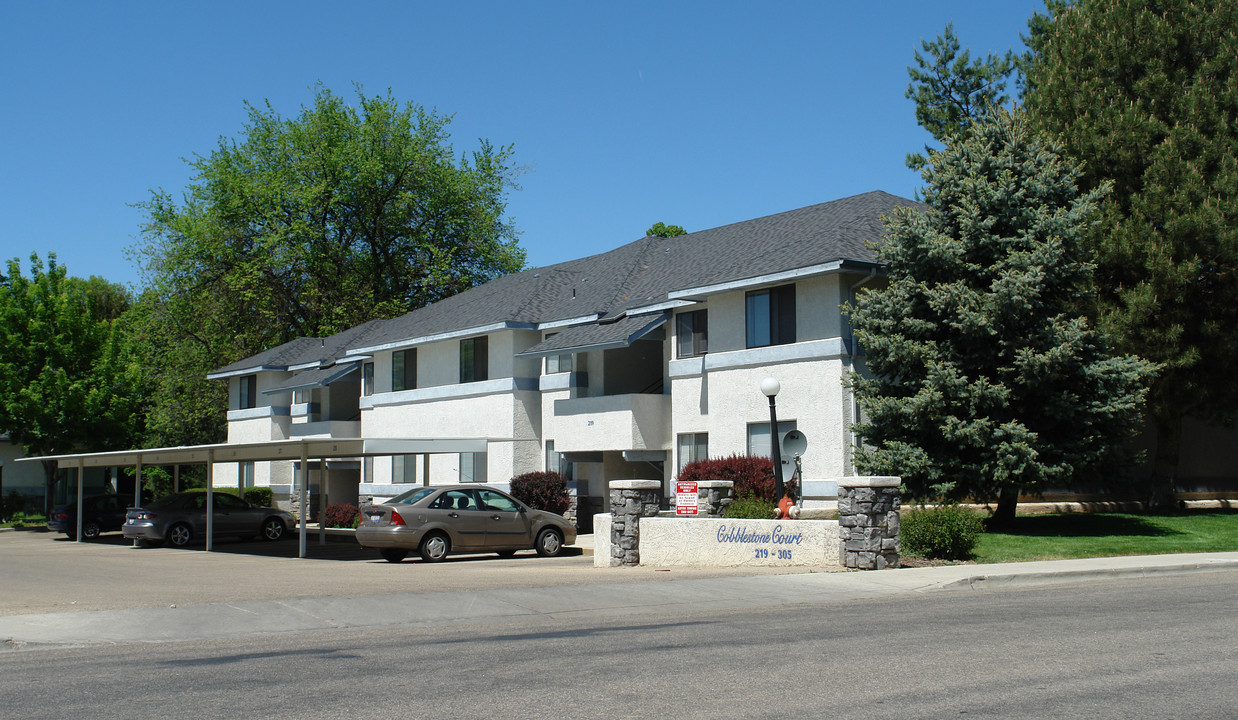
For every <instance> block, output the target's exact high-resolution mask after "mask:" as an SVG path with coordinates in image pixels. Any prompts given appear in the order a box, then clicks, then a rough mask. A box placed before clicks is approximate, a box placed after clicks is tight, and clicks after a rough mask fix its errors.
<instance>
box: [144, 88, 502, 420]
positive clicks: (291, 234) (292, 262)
mask: <svg viewBox="0 0 1238 720" xmlns="http://www.w3.org/2000/svg"><path fill="white" fill-rule="evenodd" d="M248 108H249V123H248V125H247V126H246V127H245V128H244V130H243V132H242V134H241V136H240V137H239V138H238V139H222V140H221V141H220V143H219V146H218V147H217V148H216V149H215V150H214V151H213V152H211V153H210V155H207V156H196V157H195V158H194V159H193V160H191V161H190V166H191V167H192V168H193V170H194V176H193V179H192V180H191V182H190V183H189V185H188V187H187V188H186V190H185V192H184V196H183V199H181V200H180V201H177V200H176V199H174V198H173V197H172V196H171V195H170V194H169V193H166V192H163V191H158V192H154V193H152V196H151V198H150V199H149V200H147V201H146V202H144V203H141V207H142V208H143V209H144V210H145V211H146V213H147V216H148V222H147V224H146V226H145V235H144V240H145V242H144V244H143V245H141V246H140V247H139V248H138V251H139V252H138V257H139V260H140V262H141V263H142V265H143V268H144V271H145V279H146V281H147V283H148V291H147V293H146V294H145V295H144V296H143V298H142V303H143V304H144V305H145V307H144V308H143V309H142V310H141V312H140V313H139V315H140V317H141V319H142V320H143V322H144V326H143V327H142V332H143V333H144V334H145V336H147V337H148V338H149V339H150V341H151V342H148V343H145V347H146V348H147V349H148V350H149V351H150V353H152V354H151V355H150V356H149V358H148V359H149V361H150V363H149V365H150V367H151V368H152V369H153V372H154V374H155V376H156V377H155V379H154V381H155V382H156V384H157V385H158V386H160V387H161V388H163V392H161V393H160V394H159V399H160V404H159V406H157V407H156V408H155V410H154V420H155V422H153V423H152V427H153V428H155V429H156V430H158V431H159V432H160V434H161V436H162V437H165V438H166V437H169V436H170V435H171V434H177V433H181V434H183V431H184V430H185V429H190V430H192V431H193V434H194V435H195V437H193V438H185V437H180V438H177V439H178V440H194V441H197V442H201V441H207V440H217V439H219V437H218V435H217V434H216V435H214V436H213V437H212V436H210V435H209V433H217V432H219V430H220V428H221V427H222V420H221V418H222V417H223V415H224V409H225V408H224V405H223V404H222V399H223V393H222V391H221V389H218V388H215V389H207V386H206V385H205V384H204V383H205V381H203V380H202V379H201V378H202V376H203V375H204V374H205V373H207V372H208V371H210V370H212V369H214V368H217V367H220V366H222V365H226V364H229V363H231V362H234V361H236V360H238V359H240V358H243V357H246V356H248V355H251V354H254V353H257V352H260V351H262V350H264V349H266V348H269V347H273V346H276V345H279V344H281V343H284V342H287V341H288V340H291V339H293V338H296V337H303V336H321V335H329V334H332V333H335V332H338V331H339V330H342V329H344V328H347V327H350V326H353V325H357V324H360V323H362V322H365V321H367V320H371V319H374V318H379V317H394V316H396V315H400V314H402V313H405V312H408V311H409V310H413V309H416V308H419V307H422V306H424V305H426V304H428V303H432V302H435V301H437V300H440V299H442V298H444V297H447V296H450V295H452V294H455V293H457V292H460V291H461V290H465V289H467V288H469V287H472V286H474V285H477V284H479V283H483V282H486V281H488V280H491V279H493V278H494V277H496V276H498V275H502V274H506V273H509V272H514V271H517V270H520V269H522V268H523V266H524V257H525V256H524V251H523V250H522V249H521V248H520V247H519V246H518V244H517V242H516V233H515V231H514V229H513V227H512V226H511V224H510V223H509V222H508V221H507V219H506V218H505V217H504V213H505V210H506V191H507V189H508V188H509V187H512V186H513V180H514V174H515V172H516V169H515V168H514V167H513V165H512V162H511V159H512V149H511V148H510V147H495V146H494V145H492V144H491V143H489V142H488V141H484V140H483V141H481V142H480V146H479V148H478V149H477V150H475V151H473V152H472V153H471V154H469V155H460V156H457V155H456V153H455V151H454V150H453V148H452V146H451V144H450V142H449V140H450V136H449V134H448V125H449V124H450V120H451V118H450V117H447V116H442V115H438V114H436V113H434V112H432V111H427V110H425V109H423V108H421V107H419V106H417V105H414V104H406V105H401V104H400V103H398V102H397V101H396V100H395V99H394V98H393V97H392V96H391V94H390V93H388V94H387V95H381V96H374V97H368V96H366V95H364V94H363V93H362V92H360V91H358V93H357V101H356V104H355V106H352V105H349V104H348V103H346V102H345V101H344V99H343V98H341V97H339V96H337V95H334V94H333V93H331V92H330V91H329V90H327V89H325V88H320V89H319V91H318V94H317V96H316V97H315V98H314V101H313V103H312V104H311V105H310V106H308V107H302V108H301V111H300V113H299V114H298V115H297V116H296V117H295V118H284V117H281V116H280V115H279V114H278V113H277V112H276V111H275V110H274V109H273V108H271V107H270V105H267V106H266V107H263V108H259V107H255V106H252V105H250V106H248ZM187 401H189V402H190V403H191V406H190V407H186V406H185V404H184V403H186V402H187ZM199 405H200V406H199ZM206 415H209V416H210V417H207V416H206ZM199 432H201V433H204V434H202V435H199V434H198V433H199Z"/></svg>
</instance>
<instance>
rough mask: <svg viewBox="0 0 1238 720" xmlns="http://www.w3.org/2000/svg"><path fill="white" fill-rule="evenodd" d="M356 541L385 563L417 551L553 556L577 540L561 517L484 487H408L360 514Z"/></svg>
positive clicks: (426, 554)
mask: <svg viewBox="0 0 1238 720" xmlns="http://www.w3.org/2000/svg"><path fill="white" fill-rule="evenodd" d="M357 542H358V543H360V544H361V546H362V547H367V548H378V550H379V552H380V553H381V554H382V556H383V558H385V559H386V560H387V561H388V562H400V561H401V560H403V559H404V558H405V557H406V556H407V555H408V553H409V552H410V551H413V550H416V551H417V552H418V553H420V555H421V559H422V560H425V561H426V562H437V561H439V560H442V559H443V558H445V557H447V554H448V553H451V552H497V553H498V554H499V555H502V556H504V557H506V556H510V555H513V554H515V552H516V551H517V550H527V549H529V548H532V549H534V550H536V551H537V554H538V555H541V556H542V557H553V556H555V555H558V554H559V553H560V552H562V550H563V546H564V545H570V544H571V543H574V542H576V528H574V527H572V525H571V523H569V522H568V521H567V520H566V519H565V518H564V517H563V516H561V515H556V514H554V513H552V512H546V511H545V510H534V509H533V508H530V507H529V506H527V505H525V504H524V503H522V502H520V501H519V500H517V499H515V498H513V497H512V496H510V495H508V494H507V493H504V492H501V491H499V490H495V489H494V488H490V487H486V486H484V485H451V486H447V487H425V488H417V489H416V490H410V491H409V492H406V493H404V494H403V495H398V496H396V497H394V498H392V499H390V500H388V501H387V502H385V503H381V504H376V505H374V506H372V507H369V508H367V509H366V510H365V512H363V513H362V514H361V524H360V525H358V527H357Z"/></svg>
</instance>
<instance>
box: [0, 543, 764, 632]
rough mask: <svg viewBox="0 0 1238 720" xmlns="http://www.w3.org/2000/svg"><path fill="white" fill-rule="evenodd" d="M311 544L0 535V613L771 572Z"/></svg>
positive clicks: (584, 558) (577, 555)
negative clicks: (175, 544) (433, 557)
mask: <svg viewBox="0 0 1238 720" xmlns="http://www.w3.org/2000/svg"><path fill="white" fill-rule="evenodd" d="M310 543H311V544H310V546H309V550H310V557H308V558H297V557H296V554H297V541H296V538H295V537H292V538H291V539H289V540H281V541H277V542H274V543H268V542H237V541H233V540H220V541H219V542H217V543H216V545H215V549H214V551H212V552H205V551H204V550H203V549H202V547H201V546H196V547H193V546H191V547H189V548H185V549H178V548H167V547H159V548H150V547H140V548H135V547H133V543H132V542H131V541H127V540H125V539H124V538H123V537H122V536H120V535H119V534H109V535H104V536H102V537H101V538H100V539H99V540H97V541H94V542H88V543H75V542H71V541H69V540H68V539H66V538H65V536H64V535H58V534H53V533H48V532H31V531H24V532H5V533H0V568H4V573H3V582H2V583H0V614H3V615H20V614H29V613H46V612H77V611H83V610H104V609H122V608H133V607H158V606H163V607H168V606H172V605H176V606H184V605H196V604H204V603H224V602H245V601H249V600H281V599H287V598H297V597H354V596H366V595H382V594H390V593H412V592H428V591H468V590H476V591H484V590H492V589H506V588H521V587H550V586H560V585H564V586H566V585H576V584H596V583H623V582H642V581H646V580H654V579H658V580H666V579H667V578H668V577H673V578H679V577H684V578H688V577H713V576H720V575H736V574H747V575H751V574H765V572H763V571H759V570H758V571H753V570H751V569H745V570H735V569H725V568H688V569H679V568H676V569H675V570H674V571H673V572H670V571H665V570H655V569H650V568H624V569H610V568H595V567H593V558H592V557H591V556H588V555H584V554H582V553H580V551H579V549H576V551H575V552H574V553H572V554H568V555H565V556H562V557H557V558H542V557H538V556H537V554H536V553H534V552H533V551H531V550H529V551H524V552H520V553H518V554H517V555H516V556H515V557H512V558H499V557H496V556H495V555H493V554H489V555H458V556H450V557H448V558H447V560H445V561H443V562H441V563H435V564H426V563H422V562H419V561H413V560H405V561H404V562H402V563H398V564H396V563H388V562H386V561H384V560H382V559H380V558H379V557H378V554H377V553H376V552H375V551H373V550H364V549H362V548H360V547H359V546H357V545H356V544H355V542H353V541H352V540H351V539H339V540H332V541H329V542H328V543H327V544H326V545H319V544H318V539H317V537H312V538H311V539H310ZM783 572H785V571H783Z"/></svg>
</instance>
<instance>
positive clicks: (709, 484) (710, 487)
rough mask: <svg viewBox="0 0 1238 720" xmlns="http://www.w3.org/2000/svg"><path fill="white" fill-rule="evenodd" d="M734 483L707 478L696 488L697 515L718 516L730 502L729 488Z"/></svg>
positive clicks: (720, 515)
mask: <svg viewBox="0 0 1238 720" xmlns="http://www.w3.org/2000/svg"><path fill="white" fill-rule="evenodd" d="M734 485H735V483H733V482H731V481H730V480H707V481H705V482H702V483H700V485H699V486H698V488H697V493H696V494H697V511H696V513H697V515H698V516H699V517H714V518H720V517H722V514H723V513H725V512H726V509H727V506H729V505H730V504H731V488H732V486H734Z"/></svg>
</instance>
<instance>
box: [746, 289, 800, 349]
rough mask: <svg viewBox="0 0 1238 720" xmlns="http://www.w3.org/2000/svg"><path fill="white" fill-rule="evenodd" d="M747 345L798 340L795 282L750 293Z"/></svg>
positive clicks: (786, 342) (748, 299) (774, 343)
mask: <svg viewBox="0 0 1238 720" xmlns="http://www.w3.org/2000/svg"><path fill="white" fill-rule="evenodd" d="M746 311H747V312H746V318H747V335H748V347H750V348H755V347H765V346H766V345H786V344H788V343H793V342H795V286H794V285H781V286H779V287H775V288H769V289H768V290H755V291H753V292H750V293H748V296H747V302H746Z"/></svg>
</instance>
